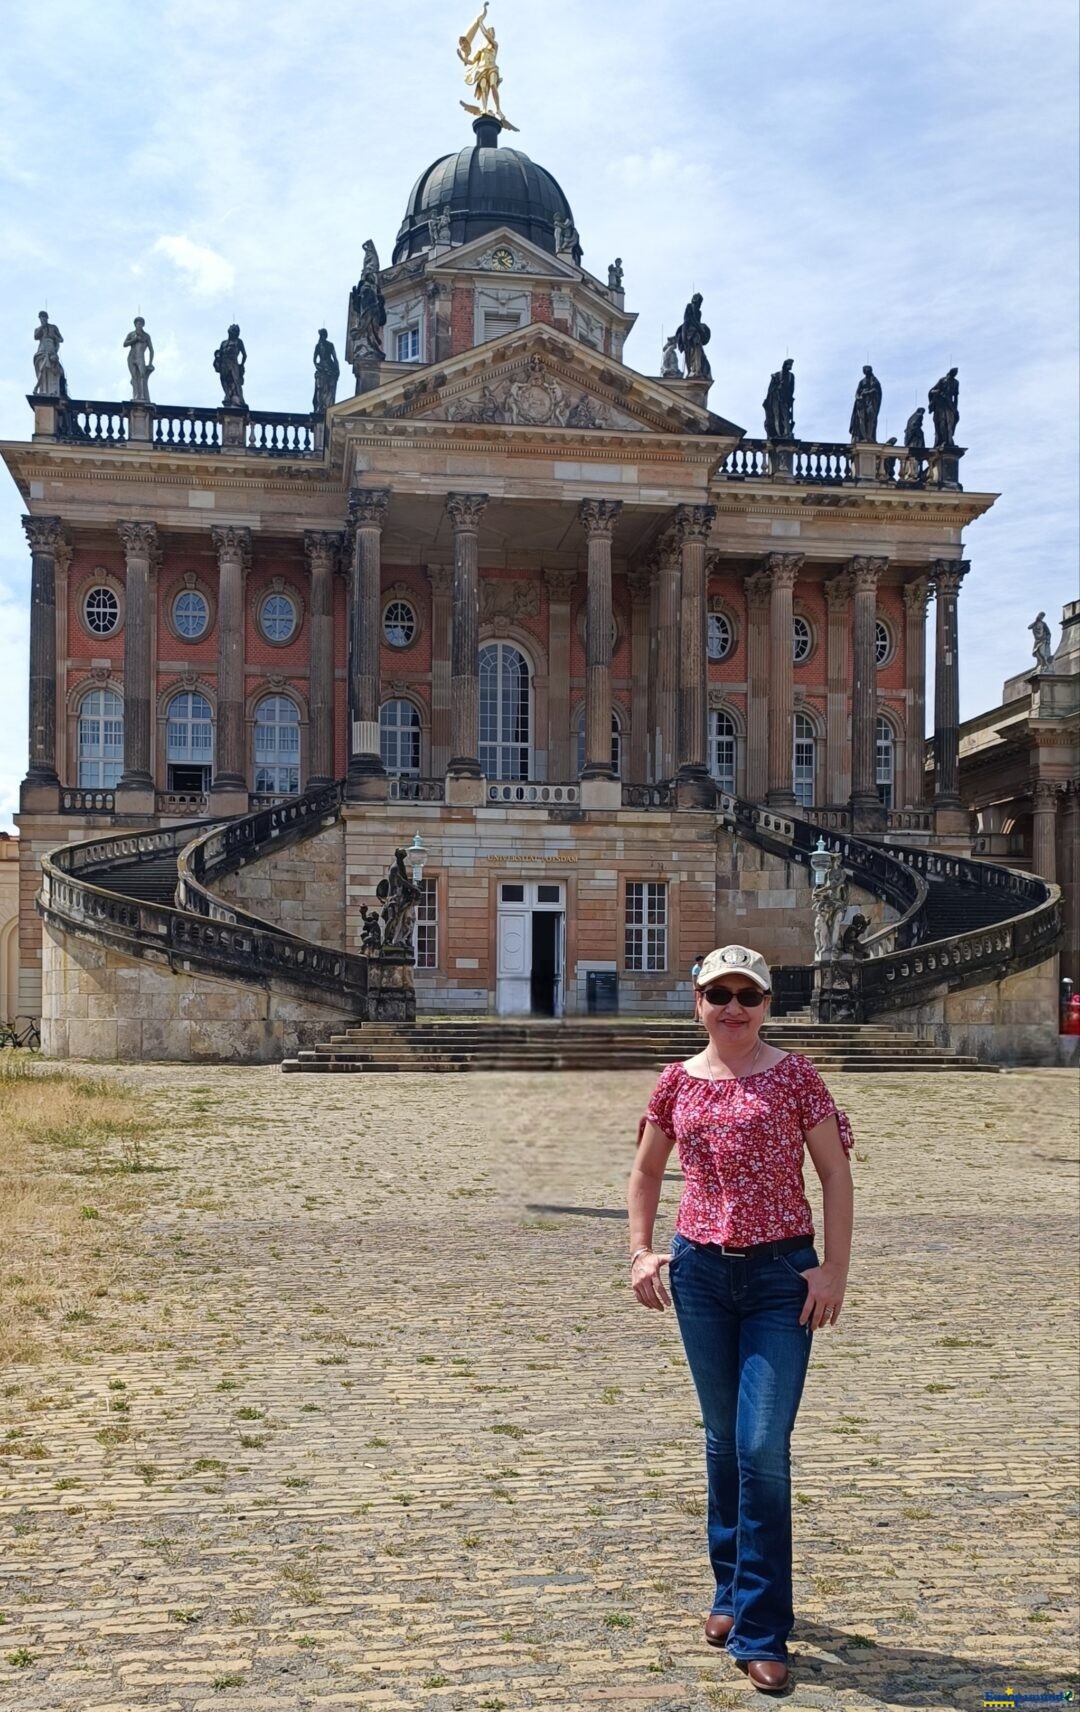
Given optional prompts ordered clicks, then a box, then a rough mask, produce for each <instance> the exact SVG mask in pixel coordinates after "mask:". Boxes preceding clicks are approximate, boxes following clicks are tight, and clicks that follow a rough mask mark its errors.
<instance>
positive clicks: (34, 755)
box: [22, 517, 63, 789]
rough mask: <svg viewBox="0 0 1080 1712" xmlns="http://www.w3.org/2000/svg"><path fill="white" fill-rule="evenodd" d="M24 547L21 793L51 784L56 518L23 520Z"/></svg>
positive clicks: (60, 533)
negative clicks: (25, 740) (25, 752)
mask: <svg viewBox="0 0 1080 1712" xmlns="http://www.w3.org/2000/svg"><path fill="white" fill-rule="evenodd" d="M22 524H23V528H24V529H25V530H26V539H27V540H28V541H29V543H30V553H31V560H30V754H29V765H28V767H27V772H26V779H25V780H24V789H25V788H27V787H29V788H30V789H33V788H34V787H42V786H45V787H47V786H57V785H59V783H60V780H59V778H58V777H57V772H56V550H57V548H58V547H59V546H60V545H61V543H62V541H63V525H62V524H61V522H60V519H59V517H24V518H23V520H22Z"/></svg>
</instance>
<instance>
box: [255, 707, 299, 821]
mask: <svg viewBox="0 0 1080 1712" xmlns="http://www.w3.org/2000/svg"><path fill="white" fill-rule="evenodd" d="M299 789H300V714H299V712H298V711H297V707H296V703H295V702H293V701H290V700H289V698H288V696H283V695H268V696H263V699H262V701H261V702H259V704H258V706H257V707H256V709H255V791H256V793H257V794H258V795H259V796H264V797H294V796H295V795H296V793H297V791H299Z"/></svg>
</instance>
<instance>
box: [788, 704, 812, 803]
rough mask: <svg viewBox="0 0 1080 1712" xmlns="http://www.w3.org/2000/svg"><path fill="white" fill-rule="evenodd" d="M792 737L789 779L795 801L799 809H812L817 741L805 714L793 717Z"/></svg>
mask: <svg viewBox="0 0 1080 1712" xmlns="http://www.w3.org/2000/svg"><path fill="white" fill-rule="evenodd" d="M793 736H794V753H793V755H792V761H791V777H792V789H793V790H794V792H795V801H796V802H797V803H798V804H799V806H800V807H801V808H813V806H814V773H815V770H816V763H817V739H816V738H815V736H814V727H813V725H812V724H811V722H810V720H809V719H807V717H806V715H805V713H797V714H796V715H795V719H794V724H793Z"/></svg>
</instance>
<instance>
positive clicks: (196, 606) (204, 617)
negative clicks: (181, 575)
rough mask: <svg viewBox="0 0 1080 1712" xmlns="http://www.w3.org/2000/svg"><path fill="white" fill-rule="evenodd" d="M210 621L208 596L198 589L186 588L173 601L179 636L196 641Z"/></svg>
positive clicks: (188, 640) (174, 617) (174, 622)
mask: <svg viewBox="0 0 1080 1712" xmlns="http://www.w3.org/2000/svg"><path fill="white" fill-rule="evenodd" d="M209 623H210V607H209V604H208V602H207V599H206V596H205V595H203V594H200V593H199V591H198V589H185V590H184V592H183V593H182V594H178V595H177V597H176V600H175V602H174V603H173V625H174V626H175V629H176V633H177V635H178V636H182V637H183V638H184V640H185V641H187V642H194V641H195V640H196V639H197V638H198V637H199V636H202V635H203V634H204V632H205V631H206V628H207V626H208V625H209Z"/></svg>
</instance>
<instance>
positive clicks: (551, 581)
mask: <svg viewBox="0 0 1080 1712" xmlns="http://www.w3.org/2000/svg"><path fill="white" fill-rule="evenodd" d="M577 579H578V574H577V572H576V571H564V570H549V571H545V572H544V581H545V582H546V583H547V586H548V598H549V599H550V600H569V599H570V596H571V595H572V594H573V592H574V588H575V585H576V583H577Z"/></svg>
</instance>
